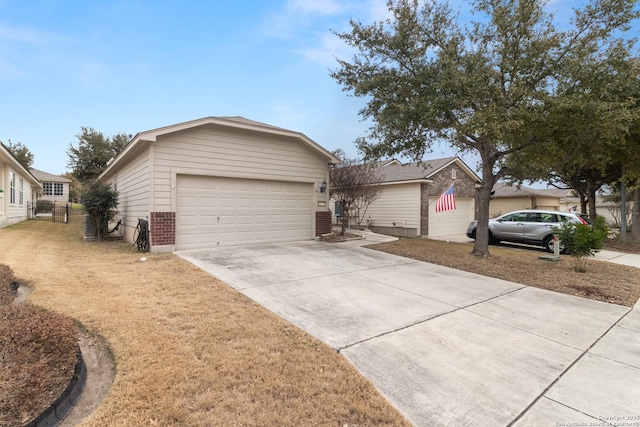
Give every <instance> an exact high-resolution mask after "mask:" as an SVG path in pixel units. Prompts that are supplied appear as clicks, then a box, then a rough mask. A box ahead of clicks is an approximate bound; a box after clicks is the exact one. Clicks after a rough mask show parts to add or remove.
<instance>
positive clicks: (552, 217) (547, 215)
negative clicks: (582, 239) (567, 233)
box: [540, 212, 558, 223]
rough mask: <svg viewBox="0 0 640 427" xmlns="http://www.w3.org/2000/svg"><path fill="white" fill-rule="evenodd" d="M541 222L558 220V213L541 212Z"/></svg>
mask: <svg viewBox="0 0 640 427" xmlns="http://www.w3.org/2000/svg"><path fill="white" fill-rule="evenodd" d="M540 222H545V223H550V222H558V215H556V214H552V213H546V212H545V213H541V214H540Z"/></svg>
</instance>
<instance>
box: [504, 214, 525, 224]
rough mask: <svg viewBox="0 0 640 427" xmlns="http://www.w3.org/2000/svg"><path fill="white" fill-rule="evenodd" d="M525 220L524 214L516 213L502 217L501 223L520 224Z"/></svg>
mask: <svg viewBox="0 0 640 427" xmlns="http://www.w3.org/2000/svg"><path fill="white" fill-rule="evenodd" d="M526 219H527V213H526V212H516V213H512V214H510V215H506V216H504V217H502V221H503V222H522V221H525V220H526Z"/></svg>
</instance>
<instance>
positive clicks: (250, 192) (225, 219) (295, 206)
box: [176, 175, 312, 249]
mask: <svg viewBox="0 0 640 427" xmlns="http://www.w3.org/2000/svg"><path fill="white" fill-rule="evenodd" d="M311 209H312V184H306V183H298V182H283V181H266V180H252V179H239V178H218V177H203V176H192V175H178V178H177V212H176V248H177V249H192V248H200V247H210V246H221V245H242V244H251V243H268V242H286V241H294V240H302V239H310V238H311V237H312V228H311Z"/></svg>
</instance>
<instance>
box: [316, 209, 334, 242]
mask: <svg viewBox="0 0 640 427" xmlns="http://www.w3.org/2000/svg"><path fill="white" fill-rule="evenodd" d="M331 230H332V226H331V212H330V211H318V212H316V236H321V235H323V234H329V233H331Z"/></svg>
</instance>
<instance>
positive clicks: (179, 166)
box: [99, 117, 339, 252]
mask: <svg viewBox="0 0 640 427" xmlns="http://www.w3.org/2000/svg"><path fill="white" fill-rule="evenodd" d="M335 163H339V159H338V158H337V157H335V156H334V155H333V154H331V153H330V152H328V151H327V150H325V149H324V148H322V147H321V146H320V145H318V144H317V143H316V142H314V141H312V140H311V139H310V138H308V137H307V136H305V135H303V134H302V133H299V132H294V131H291V130H287V129H282V128H279V127H275V126H271V125H268V124H264V123H259V122H256V121H252V120H248V119H246V118H243V117H205V118H202V119H198V120H193V121H189V122H185V123H178V124H174V125H171V126H167V127H162V128H159V129H153V130H149V131H145V132H141V133H138V134H137V135H135V137H134V138H133V139H132V140H131V141H130V142H129V144H128V145H127V146H126V147H125V148H124V150H123V151H122V152H121V153H120V154H119V155H118V156H117V157H115V159H113V160H112V161H111V162H110V163H109V164H108V166H107V167H106V169H105V170H104V171H103V173H102V174H101V175H100V177H99V179H100V180H102V181H104V182H109V183H111V184H113V186H114V187H115V189H116V190H117V191H118V193H119V196H118V215H119V217H120V219H121V221H122V224H123V226H124V227H123V228H124V236H125V239H126V240H127V241H130V242H133V241H134V239H135V237H136V227H137V225H138V220H139V219H144V220H147V221H148V225H149V234H150V245H151V251H152V252H165V251H174V250H179V249H193V248H206V247H215V246H223V245H240V244H254V243H270V242H285V241H296V240H305V239H313V238H315V237H316V236H319V235H321V234H324V233H327V232H330V231H331V212H330V211H329V206H328V197H329V191H327V188H328V185H329V165H331V164H335Z"/></svg>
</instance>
